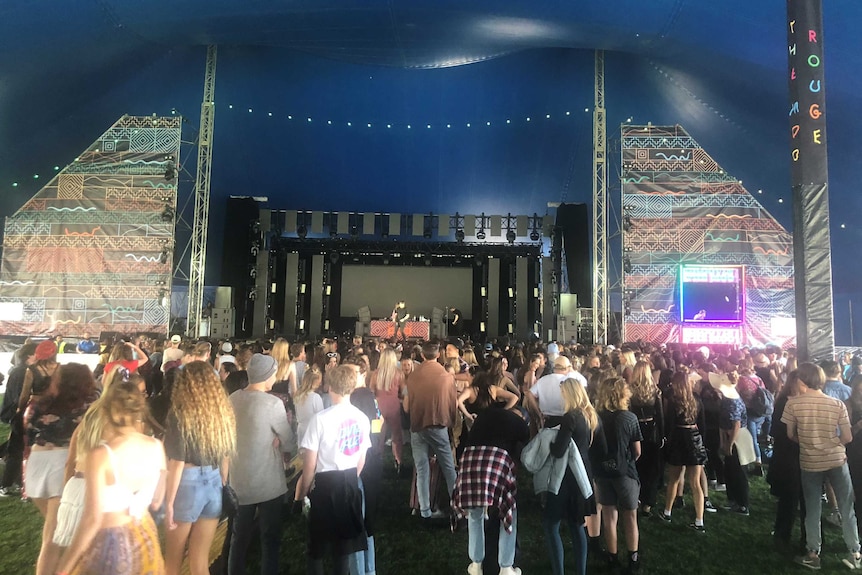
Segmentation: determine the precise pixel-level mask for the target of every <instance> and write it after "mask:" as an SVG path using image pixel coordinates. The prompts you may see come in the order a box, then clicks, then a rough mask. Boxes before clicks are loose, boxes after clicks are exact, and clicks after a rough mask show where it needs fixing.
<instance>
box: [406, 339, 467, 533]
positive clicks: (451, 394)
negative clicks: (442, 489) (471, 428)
mask: <svg viewBox="0 0 862 575" xmlns="http://www.w3.org/2000/svg"><path fill="white" fill-rule="evenodd" d="M439 355H440V348H439V346H438V345H437V343H431V342H425V343H424V344H423V345H422V358H423V360H424V361H423V362H422V363H421V364H420V365H419V366H418V367H416V369H414V370H413V373H412V374H411V375H410V377H409V378H408V379H407V397H406V398H405V403H406V405H405V408H406V409H407V411H408V412H409V413H410V440H411V442H412V444H413V460H414V462H415V464H416V494H417V497H418V498H419V512H420V514H421V515H422V517H423V518H426V519H427V518H429V517H432V513H431V496H430V493H429V483H430V476H431V467H430V465H429V462H428V458H429V457H430V454H431V453H434V454H435V455H436V456H437V465H438V466H439V467H440V471H441V472H442V473H443V477H444V478H445V479H446V487H447V489H448V490H449V496H450V497H451V496H452V490H453V489H455V460H454V458H453V456H452V446H451V445H450V443H449V428H451V427H452V425H453V424H454V422H455V418H456V417H457V415H458V398H457V397H456V393H455V380H454V378H453V376H452V374H451V373H448V372H447V371H446V369H445V368H444V367H443V366H442V365H440V363H439V362H438V361H437V357H438V356H439ZM438 513H439V512H438ZM439 515H440V516H442V514H439Z"/></svg>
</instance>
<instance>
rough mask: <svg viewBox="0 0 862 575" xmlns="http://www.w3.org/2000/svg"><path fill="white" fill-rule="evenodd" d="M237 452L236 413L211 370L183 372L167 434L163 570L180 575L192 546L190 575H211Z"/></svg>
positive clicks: (197, 365) (190, 367)
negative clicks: (225, 491)
mask: <svg viewBox="0 0 862 575" xmlns="http://www.w3.org/2000/svg"><path fill="white" fill-rule="evenodd" d="M235 451H236V420H235V418H234V413H233V408H232V407H231V404H230V401H229V400H228V397H227V394H226V393H225V391H224V388H223V387H222V384H221V381H220V380H219V377H218V375H216V372H215V371H214V370H213V368H212V366H211V365H209V364H208V363H206V362H203V361H194V362H192V363H189V364H187V365H185V366H184V367H183V369H182V370H181V373H180V375H179V376H178V377H177V381H176V383H175V384H174V390H173V393H172V395H171V411H170V412H169V413H168V418H167V421H166V428H165V453H166V454H167V456H168V477H167V484H166V493H165V526H166V527H167V534H166V538H165V568H166V571H167V575H178V574H179V572H180V569H181V567H182V563H183V552H184V550H185V547H186V542H188V543H189V568H190V569H189V571H190V573H191V575H207V574H208V573H209V550H210V546H211V545H212V542H213V538H214V537H215V532H216V527H217V526H218V521H219V517H220V516H221V512H222V486H223V485H224V484H225V482H226V481H227V475H228V465H229V461H230V457H231V456H232V455H233V454H234V453H235Z"/></svg>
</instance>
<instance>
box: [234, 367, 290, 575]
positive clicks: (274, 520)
mask: <svg viewBox="0 0 862 575" xmlns="http://www.w3.org/2000/svg"><path fill="white" fill-rule="evenodd" d="M277 368H278V364H277V362H276V361H275V359H273V358H272V357H270V356H268V355H262V354H259V353H256V354H254V355H253V356H252V358H251V360H250V361H249V363H248V370H247V371H248V387H246V388H245V389H241V390H239V391H236V392H234V393H233V394H231V396H230V401H231V404H232V405H233V409H234V414H235V415H236V450H237V453H236V457H235V458H234V459H233V461H232V462H231V468H230V484H231V486H232V487H233V488H234V490H236V494H237V499H238V500H239V509H238V511H237V514H236V517H235V518H234V522H233V535H232V538H231V543H230V555H229V557H228V572H229V573H241V572H243V571H244V569H245V563H246V551H247V550H248V545H249V543H250V541H251V535H252V532H251V528H252V526H253V524H254V516H255V512H258V513H259V515H260V539H261V573H272V574H273V575H275V574H277V573H278V572H279V565H278V560H279V547H280V545H281V528H282V516H281V509H282V501H283V499H284V494H285V493H286V492H287V482H286V481H285V478H284V459H283V457H282V455H281V453H282V452H295V451H296V437H295V434H294V432H293V430H292V429H291V427H290V424H289V423H288V420H287V412H286V411H285V409H284V403H283V402H282V401H281V400H280V399H279V398H278V397H276V396H274V395H270V394H269V393H267V392H268V391H269V390H270V389H272V384H273V383H275V372H276V370H277ZM276 446H277V448H276Z"/></svg>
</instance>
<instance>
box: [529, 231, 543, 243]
mask: <svg viewBox="0 0 862 575" xmlns="http://www.w3.org/2000/svg"><path fill="white" fill-rule="evenodd" d="M540 238H541V236H540V235H539V230H533V231H532V232H530V241H533V242H537V241H539V239H540Z"/></svg>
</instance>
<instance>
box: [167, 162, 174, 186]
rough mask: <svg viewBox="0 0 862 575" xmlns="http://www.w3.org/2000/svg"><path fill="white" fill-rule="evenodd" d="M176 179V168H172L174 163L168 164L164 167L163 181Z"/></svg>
mask: <svg viewBox="0 0 862 575" xmlns="http://www.w3.org/2000/svg"><path fill="white" fill-rule="evenodd" d="M176 177H177V168H176V166H174V162H173V161H170V162H168V165H167V166H166V167H165V180H167V181H169V182H170V181H171V180H173V179H174V178H176Z"/></svg>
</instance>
